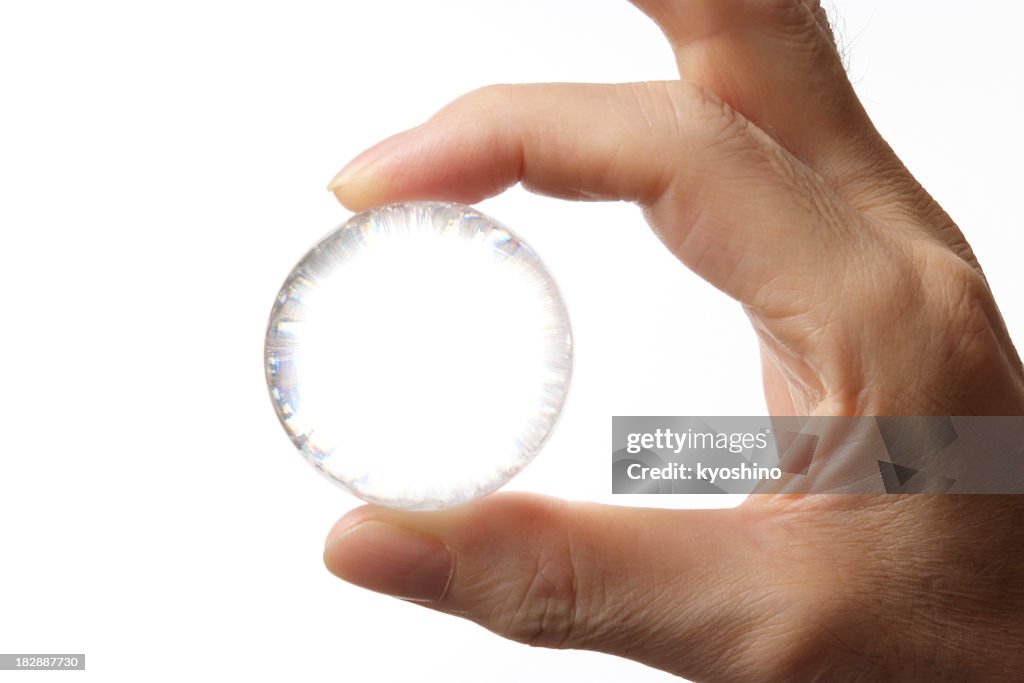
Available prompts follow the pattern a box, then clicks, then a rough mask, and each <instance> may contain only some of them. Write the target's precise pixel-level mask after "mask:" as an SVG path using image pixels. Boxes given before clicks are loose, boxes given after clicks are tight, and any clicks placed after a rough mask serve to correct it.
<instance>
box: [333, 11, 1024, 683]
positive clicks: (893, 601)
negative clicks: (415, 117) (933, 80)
mask: <svg viewBox="0 0 1024 683" xmlns="http://www.w3.org/2000/svg"><path fill="white" fill-rule="evenodd" d="M634 4H636V5H637V6H638V7H640V9H642V10H643V11H644V12H646V13H647V14H649V15H650V16H651V17H652V18H653V19H654V20H655V21H656V22H657V23H658V24H659V25H660V26H661V28H662V29H663V31H664V32H665V34H666V36H667V37H668V39H669V41H670V42H671V44H672V45H673V47H674V49H675V54H676V58H677V62H678V66H679V71H680V74H681V76H682V79H683V80H679V81H672V82H661V83H639V84H626V85H575V84H550V85H531V86H501V87H491V88H485V89H483V90H479V91H476V92H474V93H471V94H469V95H467V96H465V97H463V98H461V99H459V100H457V101H456V102H454V103H452V104H451V105H449V106H448V107H446V108H445V109H444V110H443V111H441V112H440V113H438V114H437V115H436V116H435V117H433V118H432V119H431V120H430V121H428V122H427V123H425V124H423V125H422V126H420V127H418V128H415V129H413V130H410V131H406V132H404V133H401V134H399V135H397V136H395V137H392V138H390V139H388V140H386V141H384V142H382V143H380V144H379V145H377V146H375V147H373V148H371V149H370V150H368V151H367V152H364V153H363V154H362V155H360V156H359V157H358V158H357V159H355V160H354V161H353V162H351V163H350V164H349V165H348V166H347V167H346V168H345V169H343V170H342V172H341V173H339V175H338V176H337V177H336V178H335V180H334V181H333V182H332V184H331V189H332V190H333V191H334V192H335V193H336V195H337V196H338V198H339V199H340V200H341V202H342V203H343V204H345V205H346V206H347V207H349V208H351V209H353V210H360V209H365V208H368V207H370V206H374V205H377V204H382V203H386V202H391V201H401V200H412V199H449V200H455V201H462V202H466V203H473V202H476V201H478V200H480V199H482V198H484V197H487V196H491V195H494V194H496V193H498V192H501V191H502V190H504V189H505V188H507V187H509V186H511V185H513V184H514V183H516V182H522V183H523V184H524V185H525V186H526V187H528V188H530V189H532V190H536V191H538V192H543V193H545V194H551V195H555V196H559V197H566V198H571V199H607V200H619V199H626V200H631V201H635V202H637V203H638V204H640V205H641V206H642V207H643V208H644V210H645V213H646V216H647V218H648V221H649V222H650V224H651V226H652V227H653V228H654V230H655V231H656V232H657V234H658V235H659V236H660V237H661V239H662V240H663V241H664V243H665V245H666V246H667V247H668V248H669V249H670V250H672V252H673V253H674V254H675V255H676V256H677V257H678V258H679V259H680V260H681V261H682V262H683V263H684V264H686V265H687V266H688V267H690V268H691V269H693V270H694V271H695V272H697V273H698V274H699V275H701V276H702V277H703V278H705V279H706V280H708V281H709V282H710V283H711V284H713V285H714V286H716V287H718V288H720V289H722V290H723V291H725V292H726V293H728V294H729V295H731V296H732V297H734V298H735V299H737V300H738V301H739V302H741V303H742V304H743V306H744V308H745V310H746V311H747V312H748V314H749V316H750V319H751V322H752V324H753V325H754V328H755V330H756V331H757V334H758V337H759V339H760V341H761V353H762V363H763V368H764V385H765V394H766V397H767V400H768V405H769V409H770V411H771V413H772V414H773V415H985V414H990V415H1019V414H1024V371H1022V368H1021V362H1020V359H1019V358H1018V356H1017V353H1016V351H1015V350H1014V348H1013V345H1012V343H1011V341H1010V338H1009V335H1008V333H1007V331H1006V329H1005V326H1004V325H1003V322H1002V319H1001V317H1000V315H999V312H998V309H997V308H996V305H995V302H994V300H993V298H992V295H991V293H990V291H989V289H988V286H987V284H986V281H985V278H984V275H983V274H982V271H981V269H980V267H979V265H978V263H977V261H976V260H975V258H974V255H973V253H972V252H971V249H970V247H969V245H968V244H967V242H966V240H965V239H964V237H963V235H962V234H961V232H960V230H959V229H958V228H957V226H956V225H955V224H954V223H953V222H952V220H951V219H950V218H949V216H948V215H946V213H945V212H944V211H943V210H942V209H941V207H939V205H938V204H937V203H936V202H935V201H934V200H933V199H932V198H931V197H930V196H929V195H928V193H927V192H925V190H924V189H923V188H922V187H921V186H920V185H919V184H918V183H917V182H916V180H915V179H914V178H913V177H912V176H911V175H910V173H909V172H908V171H907V170H906V169H905V168H904V167H903V165H902V164H901V163H900V161H899V159H898V158H897V157H896V156H895V154H894V153H893V152H892V150H891V149H890V148H889V147H888V145H887V144H886V143H885V142H884V140H882V138H881V137H880V136H879V134H878V132H877V131H876V130H875V128H874V127H873V125H872V124H871V122H870V120H869V119H868V117H867V115H866V113H865V112H864V109H863V108H862V106H861V105H860V103H859V101H858V100H857V98H856V95H855V94H854V92H853V89H852V87H851V86H850V84H849V81H848V80H847V78H846V74H845V71H844V69H843V66H842V63H841V60H840V58H839V56H838V54H837V52H836V49H835V45H834V43H833V41H832V36H831V32H830V30H829V27H828V24H827V21H826V19H825V17H824V13H823V12H822V10H821V9H820V7H818V4H817V3H816V2H812V0H677V1H675V2H672V1H671V0H635V2H634ZM1022 522H1024V501H1020V502H1018V499H1017V497H982V496H971V497H958V496H911V497H895V496H891V497H848V496H839V495H832V496H804V497H786V496H755V497H752V498H751V499H750V501H748V503H746V504H745V505H743V506H741V507H740V508H738V509H735V510H725V511H683V512H679V511H660V510H634V509H617V508H611V507H605V506H598V505H589V504H569V503H565V502H561V501H555V500H550V499H544V498H539V497H532V496H521V495H495V496H491V497H490V498H488V499H485V500H483V501H481V502H478V503H476V504H474V505H472V506H468V507H465V508H460V509H456V510H450V511H443V512H434V513H401V512H396V511H390V510H383V509H379V508H374V507H364V508H360V509H358V510H355V511H353V512H351V513H349V514H348V515H346V516H345V517H344V518H342V520H341V521H339V523H338V524H337V525H336V526H335V528H334V529H333V530H332V532H331V535H330V537H329V539H328V544H327V548H326V551H325V561H326V563H327V565H328V567H329V568H330V569H331V571H333V572H334V573H335V574H337V575H338V576H340V577H341V578H343V579H346V580H348V581H351V582H353V583H356V584H359V585H362V586H365V587H367V588H371V589H374V590H378V591H382V592H385V593H390V594H393V595H397V596H399V597H403V598H406V599H411V600H415V601H419V602H422V603H423V604H425V605H428V606H430V607H432V608H434V609H438V610H441V611H445V612H449V613H453V614H457V615H459V616H463V617H467V618H469V619H473V620H474V621H477V622H479V623H481V624H483V625H484V626H486V627H488V628H490V629H492V630H494V631H496V632H498V633H500V634H502V635H505V636H507V637H510V638H514V639H517V640H521V641H524V642H529V643H531V644H536V645H544V646H551V647H572V648H587V649H594V650H601V651H605V652H611V653H614V654H618V655H622V656H625V657H629V658H632V659H636V660H639V661H642V662H645V663H647V664H650V665H652V666H655V667H659V668H662V669H665V670H667V671H671V672H674V673H677V674H680V675H683V676H687V677H690V678H694V679H697V680H711V681H719V680H721V681H730V680H743V681H753V680H765V681H787V680H794V681H800V680H810V679H814V680H817V679H819V678H820V679H824V680H942V679H947V678H948V679H950V680H964V679H970V680H985V679H992V680H999V679H1000V676H1002V677H1003V678H1002V680H1006V679H1008V678H1013V677H1014V676H1016V675H1017V672H1018V671H1019V668H1020V666H1021V665H1022V664H1024V653H1022V651H1021V650H1020V648H1019V643H1020V642H1024V616H1022V615H1024V523H1022ZM1011 672H1012V673H1011Z"/></svg>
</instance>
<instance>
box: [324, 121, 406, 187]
mask: <svg viewBox="0 0 1024 683" xmlns="http://www.w3.org/2000/svg"><path fill="white" fill-rule="evenodd" d="M409 132H410V131H404V132H402V133H398V134H397V135H392V136H391V137H389V138H387V139H385V140H382V141H380V142H378V143H377V144H376V145H374V146H373V147H371V148H369V149H368V150H366V151H364V152H362V153H361V154H360V155H359V156H357V157H356V158H355V159H353V160H352V161H350V162H348V163H347V164H345V167H344V168H342V169H341V170H340V171H338V174H337V175H335V176H334V178H333V179H332V180H331V182H329V183H328V184H327V189H328V190H330V191H331V192H333V193H334V195H335V196H336V197H337V198H338V201H340V202H342V203H343V204H345V205H348V204H350V203H357V204H358V203H360V202H359V199H360V196H361V195H363V194H367V193H372V192H374V191H376V189H378V186H379V185H381V183H382V182H383V180H382V178H381V177H380V173H379V168H378V167H379V165H380V164H379V162H380V161H382V160H384V159H385V158H387V155H388V153H389V151H390V150H392V149H393V148H394V147H395V146H397V145H399V144H401V140H402V139H403V138H404V137H405V135H406V134H407V133H409Z"/></svg>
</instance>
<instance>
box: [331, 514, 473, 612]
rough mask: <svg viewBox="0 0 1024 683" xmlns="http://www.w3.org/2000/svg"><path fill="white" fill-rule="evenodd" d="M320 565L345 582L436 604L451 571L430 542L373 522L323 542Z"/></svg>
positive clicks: (445, 555)
mask: <svg viewBox="0 0 1024 683" xmlns="http://www.w3.org/2000/svg"><path fill="white" fill-rule="evenodd" d="M324 564H326V565H327V568H328V569H329V570H330V571H331V573H333V574H334V575H335V576H337V577H338V578H340V579H343V580H345V581H348V582H349V583H353V584H355V585H357V586H361V587H363V588H368V589H370V590H372V591H377V592H378V593H387V594H388V595H393V596H395V597H397V598H402V599H404V600H413V601H416V602H437V601H438V600H440V599H441V598H442V597H443V596H444V593H445V590H447V588H448V581H449V580H450V579H451V576H452V570H453V567H454V563H453V560H452V554H451V551H450V550H448V547H447V546H446V545H444V544H443V543H441V542H440V541H438V540H437V539H436V538H433V537H431V536H428V535H426V534H421V533H419V532H417V531H410V530H409V529H403V528H402V527H398V526H394V525H392V524H387V523H385V522H378V521H375V520H371V521H366V522H362V523H357V524H356V525H355V526H352V527H350V528H347V529H343V530H342V531H341V532H340V533H339V534H337V535H335V536H333V537H332V538H330V539H328V541H327V546H326V548H325V549H324Z"/></svg>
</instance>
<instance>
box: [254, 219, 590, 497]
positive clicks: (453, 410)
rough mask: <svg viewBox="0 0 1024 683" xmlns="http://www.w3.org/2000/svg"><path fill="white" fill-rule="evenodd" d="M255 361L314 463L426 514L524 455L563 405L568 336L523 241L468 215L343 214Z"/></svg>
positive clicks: (497, 481)
mask: <svg viewBox="0 0 1024 683" xmlns="http://www.w3.org/2000/svg"><path fill="white" fill-rule="evenodd" d="M265 356H266V374H267V383H268V385H269V388H270V395H271V399H272V400H273V403H274V408H275V409H276V410H277V415H278V417H279V418H280V420H281V424H282V425H284V428H285V430H286V431H287V432H288V435H289V436H290V437H291V440H292V442H293V443H294V444H295V446H296V447H297V448H298V449H299V450H300V451H301V452H302V454H303V455H304V456H305V457H306V458H307V459H308V460H309V462H310V463H312V464H313V466H314V467H316V468H317V469H318V470H319V471H320V472H322V473H323V474H325V475H326V476H327V477H329V478H330V479H332V480H334V481H335V482H337V483H339V484H341V485H342V486H343V487H344V488H346V489H348V490H349V491H351V492H352V493H354V494H355V495H356V496H359V497H360V498H362V499H364V500H366V501H369V502H372V503H377V504H381V505H388V506H392V507H401V508H409V509H430V508H440V507H447V506H451V505H458V504H460V503H463V502H466V501H469V500H472V499H474V498H477V497H479V496H483V495H486V494H488V493H491V492H492V491H494V490H496V489H497V488H499V487H500V486H502V485H503V484H505V483H506V482H507V481H508V480H509V479H511V478H512V477H513V476H514V475H515V474H516V473H517V472H519V471H520V470H521V469H522V468H523V467H524V466H525V465H526V464H527V463H529V462H530V460H532V459H533V457H534V456H535V455H536V454H537V452H538V450H540V448H541V446H542V445H543V444H544V441H545V440H546V439H547V437H548V435H549V434H550V433H551V430H552V429H553V427H554V425H555V422H556V421H557V419H558V416H559V413H560V412H561V410H562V405H563V403H564V402H565V397H566V393H567V391H568V388H569V377H570V374H571V370H572V335H571V332H570V329H569V318H568V315H567V313H566V310H565V305H564V303H563V302H562V298H561V296H560V295H559V293H558V289H557V288H556V286H555V283H554V281H553V280H552V279H551V276H550V275H549V274H548V272H547V270H546V269H545V268H544V266H543V264H542V263H541V261H540V259H539V258H538V257H537V255H536V254H535V253H534V252H533V250H532V249H530V247H529V246H527V245H526V244H525V243H524V242H523V241H522V240H521V239H519V238H518V237H517V236H516V235H515V234H513V233H512V232H511V231H509V230H508V229H507V228H504V227H502V226H501V225H499V224H498V223H497V222H495V221H494V220H492V219H491V218H488V217H487V216H485V215H483V214H481V213H480V212H478V211H476V210H475V209H472V208H470V207H468V206H462V205H460V204H446V203H434V202H413V203H406V204H392V205H389V206H383V207H379V208H376V209H372V210H370V211H366V212H364V213H361V214H359V215H357V216H354V217H352V218H351V219H350V220H349V221H348V222H346V223H345V224H344V225H342V226H341V227H340V228H338V229H337V230H335V231H334V232H332V233H330V234H329V235H327V237H325V238H324V239H322V240H321V241H320V242H319V243H318V244H317V245H316V246H314V247H313V249H312V250H310V252H309V253H308V254H306V255H305V256H304V257H303V258H302V260H301V261H300V262H299V264H298V265H297V266H295V269H294V270H292V272H291V274H290V275H289V276H288V279H287V280H286V281H285V283H284V285H283V286H282V287H281V291H280V293H279V294H278V297H277V301H276V302H275V304H274V307H273V310H272V311H271V314H270V322H269V324H268V327H267V337H266V349H265Z"/></svg>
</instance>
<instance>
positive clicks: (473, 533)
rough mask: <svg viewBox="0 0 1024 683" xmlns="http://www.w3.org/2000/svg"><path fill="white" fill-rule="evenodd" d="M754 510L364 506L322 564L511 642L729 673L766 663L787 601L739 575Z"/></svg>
mask: <svg viewBox="0 0 1024 683" xmlns="http://www.w3.org/2000/svg"><path fill="white" fill-rule="evenodd" d="M759 516H760V513H757V512H755V511H752V510H751V508H749V507H744V508H737V509H735V510H713V511H703V510H693V511H670V510H645V509H628V508H614V507H607V506H601V505H594V504H571V503H566V502H563V501H559V500H555V499H549V498H542V497H538V496H526V495H520V494H499V495H494V496H490V497H488V498H486V499H484V500H482V501H479V502H476V503H474V504H472V505H468V506H464V507H460V508H456V509H453V510H445V511H437V512H414V513H409V512H399V511H394V510H387V509H382V508H376V507H363V508H359V509H356V510H354V511H352V512H350V513H349V514H347V515H346V516H345V517H343V518H342V519H341V520H340V521H339V522H338V524H337V525H335V528H334V529H333V530H332V532H331V534H330V536H329V538H328V541H327V546H326V550H325V553H324V561H325V563H326V565H327V567H328V568H329V569H330V570H331V572H333V573H334V574H336V575H337V576H339V577H340V578H342V579H344V580H346V581H349V582H351V583H354V584H356V585H359V586H363V587H365V588H369V589H371V590H375V591H379V592H382V593H387V594H390V595H394V596H397V597H401V598H404V599H407V600H411V601H414V602H418V603H421V604H423V605H426V606H428V607H431V608H433V609H436V610H439V611H442V612H447V613H450V614H455V615H457V616H461V617H465V618H467V619H470V620H472V621H475V622H477V623H479V624H480V625H482V626H485V627H486V628H488V629H490V630H492V631H495V632H496V633H498V634H500V635H502V636H504V637H507V638H511V639H513V640H516V641H520V642H523V643H528V644H530V645H539V646H544V647H555V648H579V649H588V650H599V651H603V652H608V653H612V654H617V655H620V656H624V657H628V658H630V659H635V660H638V661H642V662H644V663H646V664H649V665H651V666H655V667H658V668H660V669H665V670H668V671H672V672H674V673H678V674H681V675H685V676H687V677H693V678H703V677H706V676H715V677H725V678H732V677H734V676H739V675H740V674H741V672H743V671H746V672H750V671H753V670H757V671H760V672H763V671H765V668H764V667H765V661H764V660H765V659H767V657H765V656H764V655H765V654H766V653H764V652H760V653H759V652H758V651H757V650H758V648H756V647H750V644H751V643H752V642H754V640H753V638H754V636H755V635H757V634H759V633H764V632H776V633H777V632H779V631H780V629H785V628H787V626H786V623H793V622H791V621H788V620H787V622H786V623H783V622H782V621H781V616H782V615H783V614H784V613H786V612H787V610H789V609H790V608H791V605H788V606H787V605H783V604H769V603H772V602H773V601H775V600H779V595H780V594H779V592H778V591H777V590H774V591H773V590H768V586H766V585H764V582H763V581H760V582H758V581H754V580H752V577H753V570H754V562H755V560H756V558H758V556H759V555H760V554H761V553H762V552H763V547H762V542H761V541H757V540H755V539H756V538H757V527H758V526H759V522H758V520H757V518H758V517H759ZM756 561H759V562H760V563H762V565H763V562H764V558H763V557H761V559H760V560H756ZM762 578H763V577H762ZM792 578H793V577H792V576H790V577H787V579H786V583H787V585H790V584H791V582H792ZM759 583H760V584H761V585H758V584H759ZM755 593H756V594H755ZM780 602H781V601H780ZM773 619H776V620H780V621H779V622H778V623H776V624H775V625H772V624H770V623H766V622H768V621H770V620H773ZM737 642H741V643H744V647H743V648H737V647H736V643H737ZM753 659H756V660H757V661H756V662H754V661H751V660H753Z"/></svg>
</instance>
